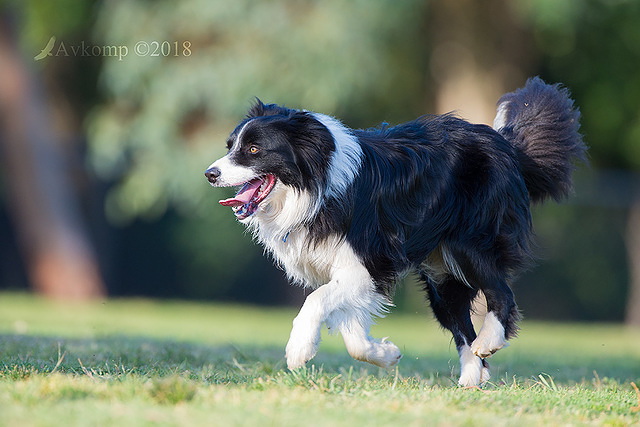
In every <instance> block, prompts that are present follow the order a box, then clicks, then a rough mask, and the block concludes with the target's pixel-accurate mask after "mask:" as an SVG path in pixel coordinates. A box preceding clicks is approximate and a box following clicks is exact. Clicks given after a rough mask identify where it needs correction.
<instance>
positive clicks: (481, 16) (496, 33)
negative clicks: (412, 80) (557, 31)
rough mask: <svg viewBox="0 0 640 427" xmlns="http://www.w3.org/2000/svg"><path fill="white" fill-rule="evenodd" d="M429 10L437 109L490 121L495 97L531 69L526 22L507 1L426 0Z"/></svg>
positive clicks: (533, 57) (517, 83)
mask: <svg viewBox="0 0 640 427" xmlns="http://www.w3.org/2000/svg"><path fill="white" fill-rule="evenodd" d="M428 12H429V13H428V15H427V16H428V25H427V27H428V28H429V40H430V44H431V46H432V54H431V57H430V71H431V76H432V78H433V79H434V83H433V86H434V88H435V89H434V91H435V104H436V110H437V112H438V113H447V112H450V111H456V112H457V113H458V114H460V115H461V116H463V117H464V118H466V119H467V120H470V121H472V122H475V123H486V124H492V123H493V118H494V117H495V114H496V109H495V105H496V102H497V100H498V99H499V98H500V96H502V94H504V93H505V92H508V91H511V90H513V89H514V88H515V87H518V86H520V85H522V82H523V81H524V80H525V79H526V77H527V76H529V74H530V73H531V70H532V69H534V65H535V62H536V59H537V58H536V53H535V51H534V50H533V49H531V46H532V44H533V39H532V37H531V32H530V29H529V27H528V26H527V25H526V23H525V22H524V21H523V20H522V19H521V18H520V17H519V16H518V15H517V14H516V13H515V11H514V9H513V7H512V2H511V1H509V0H488V1H483V2H477V1H474V0H458V1H443V0H439V1H431V2H429V8H428Z"/></svg>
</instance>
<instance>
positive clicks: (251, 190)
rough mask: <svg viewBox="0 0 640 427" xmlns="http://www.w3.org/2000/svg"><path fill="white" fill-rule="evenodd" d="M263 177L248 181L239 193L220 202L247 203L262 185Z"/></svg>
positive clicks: (222, 203) (227, 204)
mask: <svg viewBox="0 0 640 427" xmlns="http://www.w3.org/2000/svg"><path fill="white" fill-rule="evenodd" d="M262 182H263V180H262V179H259V178H258V179H254V180H253V181H249V182H247V183H246V184H245V185H244V187H242V188H241V189H240V191H238V194H236V195H235V197H232V198H230V199H225V200H220V202H219V203H220V204H221V205H222V206H242V205H246V204H247V203H249V202H250V201H251V199H252V198H253V196H255V195H256V193H257V192H258V189H259V188H260V186H261V185H262Z"/></svg>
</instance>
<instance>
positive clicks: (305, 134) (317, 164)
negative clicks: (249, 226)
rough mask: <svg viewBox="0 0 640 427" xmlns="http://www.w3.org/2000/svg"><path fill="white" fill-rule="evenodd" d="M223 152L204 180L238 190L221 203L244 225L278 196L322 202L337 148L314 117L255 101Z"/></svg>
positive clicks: (210, 167)
mask: <svg viewBox="0 0 640 427" xmlns="http://www.w3.org/2000/svg"><path fill="white" fill-rule="evenodd" d="M227 148H228V150H229V151H228V153H227V154H226V155H225V156H224V157H222V158H221V159H219V160H217V161H215V162H214V163H213V164H211V166H209V168H207V170H206V172H205V176H206V177H207V180H208V181H209V183H210V184H211V185H212V186H214V187H234V186H237V187H240V190H239V191H238V193H237V194H236V195H235V196H234V197H232V198H229V199H226V200H221V201H220V203H221V204H222V205H224V206H231V207H232V208H233V210H234V213H235V215H236V217H237V218H238V219H239V220H244V219H247V218H249V217H250V216H252V215H253V214H255V213H256V212H258V211H259V209H260V208H261V206H266V205H268V203H269V200H270V199H272V198H274V197H276V194H277V193H283V192H286V191H290V190H297V191H298V192H308V193H311V194H313V196H314V197H316V198H318V197H320V196H321V194H319V193H322V192H323V191H324V190H325V189H326V188H327V182H328V173H327V172H328V169H329V166H330V163H331V158H332V153H333V152H334V150H335V143H334V139H333V136H332V133H331V131H330V130H329V129H328V128H327V127H326V126H325V125H324V124H323V123H321V122H320V121H319V120H318V119H317V118H316V115H314V114H313V113H309V112H306V111H299V110H292V109H288V108H284V107H280V106H277V105H275V104H268V105H265V104H263V103H262V102H260V101H257V103H256V104H255V105H254V106H253V107H252V108H251V109H250V110H249V113H248V115H247V117H246V118H245V120H243V121H242V122H241V123H240V124H239V125H238V126H237V127H236V128H235V130H234V131H233V132H232V133H231V135H230V136H229V138H228V139H227Z"/></svg>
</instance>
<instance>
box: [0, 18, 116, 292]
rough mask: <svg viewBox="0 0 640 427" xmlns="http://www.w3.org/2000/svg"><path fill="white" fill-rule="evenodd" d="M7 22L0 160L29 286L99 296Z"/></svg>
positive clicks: (2, 31) (45, 121)
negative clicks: (0, 155) (0, 152)
mask: <svg viewBox="0 0 640 427" xmlns="http://www.w3.org/2000/svg"><path fill="white" fill-rule="evenodd" d="M0 18H1V17H0ZM3 24H6V22H5V23H3ZM8 28H9V26H8V25H3V27H2V28H0V149H1V150H2V157H1V162H2V173H3V174H4V176H3V182H4V184H5V187H6V190H7V199H6V201H7V203H8V211H9V214H10V215H11V218H12V221H13V223H14V226H15V228H16V231H17V233H16V234H17V235H18V239H19V245H20V248H21V251H22V256H23V257H24V259H25V265H26V266H27V270H28V271H27V274H28V278H29V280H30V283H31V286H32V287H33V289H34V290H35V291H37V292H39V293H42V294H45V295H47V296H50V297H55V298H72V299H87V298H95V297H100V296H104V295H105V286H104V284H103V281H102V278H101V275H100V273H99V269H98V264H97V261H96V258H95V253H94V251H93V248H92V245H91V243H90V240H89V238H88V236H87V232H86V230H85V228H84V224H83V221H82V217H81V214H80V208H79V205H78V201H77V199H76V195H75V194H74V191H73V189H72V186H71V183H70V177H69V176H68V175H67V168H65V160H66V156H65V155H64V150H63V147H62V146H61V144H60V143H59V141H57V139H58V138H57V136H56V133H55V131H54V130H53V127H52V126H51V124H52V123H51V115H50V111H49V110H48V108H47V104H46V102H45V97H44V92H43V90H42V88H41V87H40V85H39V82H38V81H37V80H36V78H35V77H34V76H33V75H32V73H31V70H30V67H29V66H27V64H26V61H25V60H24V59H23V58H22V57H21V55H20V53H19V51H18V48H17V42H16V41H15V40H13V39H12V37H11V34H10V33H9V32H8Z"/></svg>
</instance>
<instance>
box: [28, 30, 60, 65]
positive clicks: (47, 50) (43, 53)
mask: <svg viewBox="0 0 640 427" xmlns="http://www.w3.org/2000/svg"><path fill="white" fill-rule="evenodd" d="M55 43H56V37H55V36H51V38H50V39H49V41H48V42H47V44H46V45H45V47H44V49H42V50H41V51H40V53H39V54H37V55H36V56H34V57H33V59H35V60H36V61H40V60H41V59H44V58H46V57H47V56H53V55H52V54H51V51H52V50H53V45H55Z"/></svg>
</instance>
